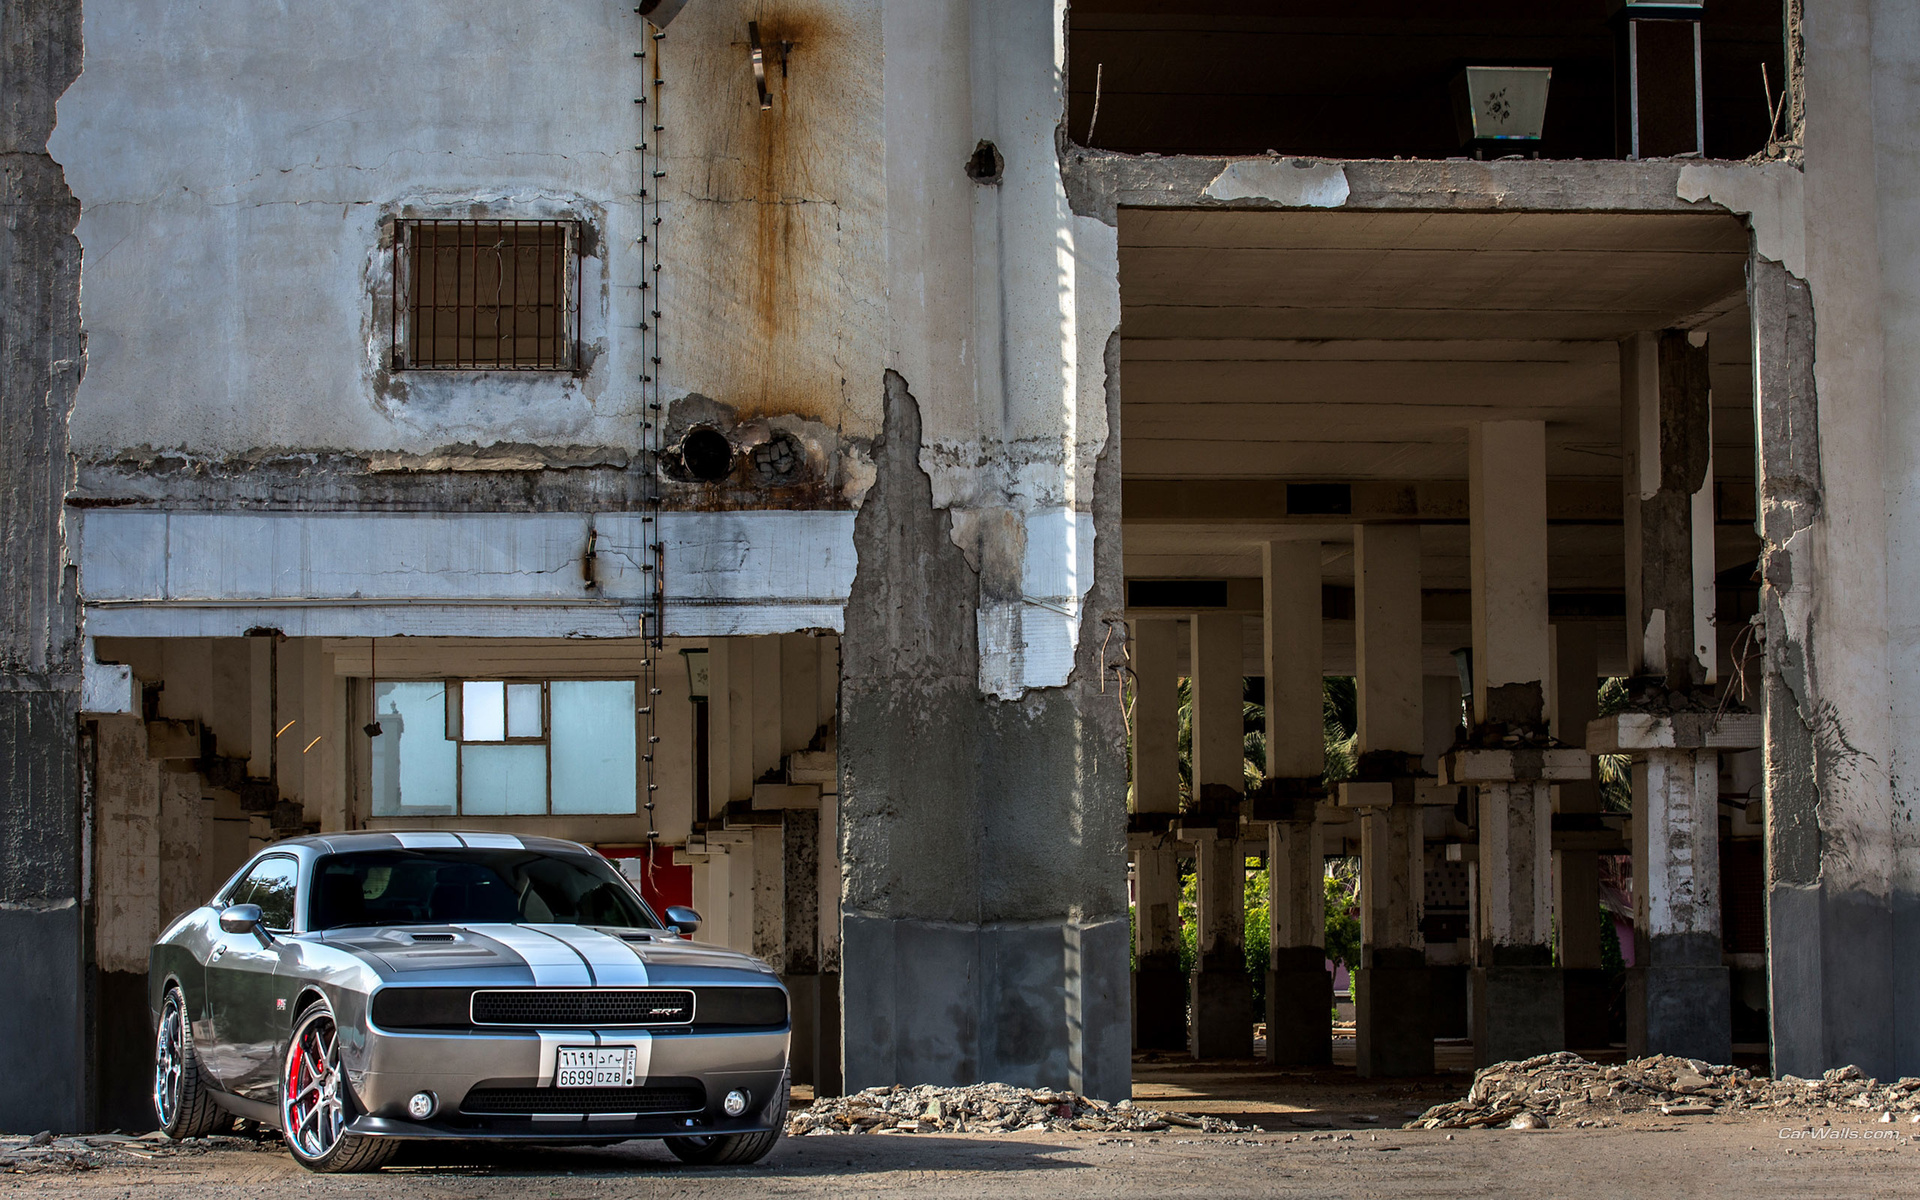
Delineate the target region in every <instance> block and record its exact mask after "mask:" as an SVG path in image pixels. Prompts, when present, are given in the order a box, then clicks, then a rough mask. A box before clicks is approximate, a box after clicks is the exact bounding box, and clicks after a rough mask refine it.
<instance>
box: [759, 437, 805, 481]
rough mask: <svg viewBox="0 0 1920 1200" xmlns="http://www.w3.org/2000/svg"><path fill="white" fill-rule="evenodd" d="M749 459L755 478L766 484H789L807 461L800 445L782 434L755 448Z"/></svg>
mask: <svg viewBox="0 0 1920 1200" xmlns="http://www.w3.org/2000/svg"><path fill="white" fill-rule="evenodd" d="M751 457H752V459H753V473H754V476H755V478H757V479H758V480H759V481H760V482H761V483H767V484H781V483H788V482H791V481H792V479H793V477H794V476H796V475H798V474H799V473H800V468H801V466H802V464H804V463H805V462H806V461H807V456H806V452H805V451H803V450H802V449H801V447H800V443H799V442H797V441H795V440H794V439H793V438H792V437H791V436H789V435H787V434H784V433H777V434H775V435H773V436H772V437H770V438H768V439H767V440H766V441H764V442H761V443H760V444H759V445H757V446H755V447H754V448H753V451H752V455H751Z"/></svg>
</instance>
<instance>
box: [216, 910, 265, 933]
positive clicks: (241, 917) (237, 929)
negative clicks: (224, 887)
mask: <svg viewBox="0 0 1920 1200" xmlns="http://www.w3.org/2000/svg"><path fill="white" fill-rule="evenodd" d="M260 920H261V918H260V906H259V905H258V904H229V905H228V906H227V907H226V908H224V909H222V910H221V912H220V932H222V933H252V934H258V933H260V932H261V931H262V928H261V925H260Z"/></svg>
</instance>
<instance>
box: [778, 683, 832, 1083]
mask: <svg viewBox="0 0 1920 1200" xmlns="http://www.w3.org/2000/svg"><path fill="white" fill-rule="evenodd" d="M808 649H809V650H811V649H812V647H811V646H809V647H808ZM814 661H815V662H816V663H817V662H818V661H819V660H818V658H817V656H816V657H815V658H814ZM809 696H811V693H809ZM779 834H780V839H779V840H780V842H781V851H782V852H781V859H780V869H781V880H780V883H781V889H782V892H783V895H784V902H783V904H782V906H781V917H782V920H783V922H784V928H783V930H782V937H781V944H782V950H783V959H784V964H783V966H782V969H781V971H780V981H781V982H782V983H784V984H786V985H787V995H788V997H789V998H790V1003H791V1005H792V1016H793V1042H792V1047H793V1054H792V1064H793V1081H794V1082H795V1083H805V1084H808V1085H816V1084H817V1083H818V1082H819V1078H820V1069H821V1062H822V1057H823V1056H822V1054H821V1031H822V1022H821V1012H820V1005H821V974H820V813H819V811H818V810H817V809H810V808H793V809H785V810H783V811H782V812H781V814H780V828H779ZM768 840H770V841H771V840H772V839H771V838H769V839H768ZM836 1065H837V1064H836Z"/></svg>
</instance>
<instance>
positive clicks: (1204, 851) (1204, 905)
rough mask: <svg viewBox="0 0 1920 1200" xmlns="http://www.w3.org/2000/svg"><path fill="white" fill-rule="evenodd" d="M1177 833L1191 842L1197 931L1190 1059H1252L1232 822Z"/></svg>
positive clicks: (1242, 872) (1243, 891)
mask: <svg viewBox="0 0 1920 1200" xmlns="http://www.w3.org/2000/svg"><path fill="white" fill-rule="evenodd" d="M1222 826H1223V828H1221V829H1214V828H1183V829H1182V830H1181V831H1180V836H1181V838H1182V839H1184V840H1186V841H1190V842H1192V843H1193V853H1194V867H1195V875H1196V877H1197V878H1196V883H1197V887H1196V891H1197V893H1198V894H1197V896H1196V903H1195V905H1194V908H1195V910H1196V916H1197V918H1198V920H1199V923H1200V927H1199V930H1198V937H1197V938H1196V939H1195V940H1196V943H1197V944H1196V949H1197V950H1198V952H1199V953H1198V956H1197V958H1196V960H1195V962H1194V968H1193V979H1192V986H1191V989H1190V991H1189V993H1188V1003H1189V1004H1191V1005H1192V1022H1191V1031H1190V1032H1189V1034H1188V1048H1189V1049H1190V1051H1191V1052H1192V1054H1193V1057H1195V1058H1251V1057H1253V980H1252V979H1251V978H1249V977H1248V975H1247V947H1246V920H1247V862H1246V857H1245V855H1244V854H1243V852H1242V851H1241V849H1240V838H1239V830H1238V828H1237V826H1238V823H1237V822H1233V823H1231V824H1229V823H1226V822H1222Z"/></svg>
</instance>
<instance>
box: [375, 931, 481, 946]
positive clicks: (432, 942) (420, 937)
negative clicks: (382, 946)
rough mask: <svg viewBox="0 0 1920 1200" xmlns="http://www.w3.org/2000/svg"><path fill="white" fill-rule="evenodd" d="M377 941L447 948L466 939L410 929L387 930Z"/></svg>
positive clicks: (437, 932) (457, 935)
mask: <svg viewBox="0 0 1920 1200" xmlns="http://www.w3.org/2000/svg"><path fill="white" fill-rule="evenodd" d="M377 940H379V941H382V942H395V943H398V944H399V945H402V946H449V945H453V944H455V943H458V942H463V941H465V940H466V939H465V938H463V937H461V936H460V935H459V934H457V933H445V932H440V931H435V932H433V933H422V932H418V931H416V930H412V929H387V930H383V931H381V933H380V935H379V937H378V939H377Z"/></svg>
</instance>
